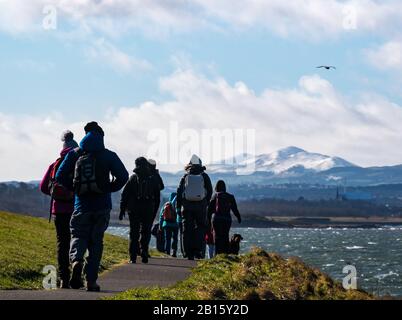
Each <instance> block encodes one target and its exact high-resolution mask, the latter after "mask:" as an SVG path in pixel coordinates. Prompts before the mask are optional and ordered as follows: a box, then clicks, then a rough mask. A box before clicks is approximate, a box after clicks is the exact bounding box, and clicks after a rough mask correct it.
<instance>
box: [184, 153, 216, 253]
mask: <svg viewBox="0 0 402 320" xmlns="http://www.w3.org/2000/svg"><path fill="white" fill-rule="evenodd" d="M185 170H186V173H185V174H184V176H183V177H182V179H181V180H180V184H179V187H178V189H177V201H176V206H177V207H176V210H177V213H178V215H180V216H181V217H182V225H183V239H182V240H183V249H184V256H185V257H187V258H188V259H189V260H194V258H198V259H200V258H202V257H203V254H202V253H203V251H205V250H204V248H205V246H206V244H205V234H206V232H207V208H208V203H209V201H210V199H211V196H212V184H211V179H210V178H209V176H208V175H207V174H206V173H205V170H206V168H205V167H204V166H203V165H202V161H201V159H200V158H198V157H197V156H195V155H193V157H192V158H191V160H190V163H189V164H188V165H187V166H186V167H185ZM194 192H195V194H193V193H194ZM197 194H198V195H199V198H197Z"/></svg>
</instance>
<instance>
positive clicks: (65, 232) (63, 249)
mask: <svg viewBox="0 0 402 320" xmlns="http://www.w3.org/2000/svg"><path fill="white" fill-rule="evenodd" d="M71 215H72V214H71V213H58V214H56V218H55V220H54V224H55V226H56V237H57V263H58V265H59V269H58V271H59V277H60V279H61V280H64V281H69V279H70V256H69V253H70V241H71V231H70V220H71Z"/></svg>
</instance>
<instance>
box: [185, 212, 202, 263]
mask: <svg viewBox="0 0 402 320" xmlns="http://www.w3.org/2000/svg"><path fill="white" fill-rule="evenodd" d="M182 214H183V249H184V255H185V256H186V257H187V258H194V257H202V251H203V248H204V243H205V234H206V231H207V210H206V206H203V205H202V206H200V207H199V208H196V207H195V208H186V207H184V210H183V213H182Z"/></svg>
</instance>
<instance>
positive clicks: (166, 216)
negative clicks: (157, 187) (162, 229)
mask: <svg viewBox="0 0 402 320" xmlns="http://www.w3.org/2000/svg"><path fill="white" fill-rule="evenodd" d="M162 217H163V220H165V221H167V222H176V219H177V214H176V211H175V210H174V208H173V206H172V204H171V203H170V202H166V204H165V206H164V207H163V213H162Z"/></svg>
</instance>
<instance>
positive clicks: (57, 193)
mask: <svg viewBox="0 0 402 320" xmlns="http://www.w3.org/2000/svg"><path fill="white" fill-rule="evenodd" d="M63 160H64V158H59V159H57V160H56V162H55V163H54V164H53V168H52V171H51V172H50V179H49V191H50V195H51V197H52V199H53V200H56V201H63V202H71V201H73V199H74V193H73V192H72V191H69V190H67V189H66V188H65V187H63V186H62V185H61V184H59V183H58V182H57V181H56V172H57V170H58V169H59V167H60V165H61V163H62V162H63Z"/></svg>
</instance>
